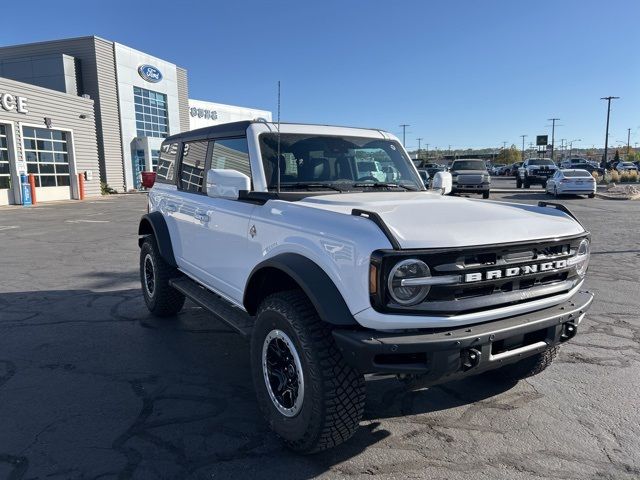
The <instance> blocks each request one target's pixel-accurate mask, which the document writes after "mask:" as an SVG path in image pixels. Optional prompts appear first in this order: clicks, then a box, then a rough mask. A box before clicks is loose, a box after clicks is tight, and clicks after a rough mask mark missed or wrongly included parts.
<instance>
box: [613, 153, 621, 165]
mask: <svg viewBox="0 0 640 480" xmlns="http://www.w3.org/2000/svg"><path fill="white" fill-rule="evenodd" d="M619 161H620V152H619V151H618V149H616V154H615V155H614V156H613V164H614V165H615V164H617V163H618V162H619Z"/></svg>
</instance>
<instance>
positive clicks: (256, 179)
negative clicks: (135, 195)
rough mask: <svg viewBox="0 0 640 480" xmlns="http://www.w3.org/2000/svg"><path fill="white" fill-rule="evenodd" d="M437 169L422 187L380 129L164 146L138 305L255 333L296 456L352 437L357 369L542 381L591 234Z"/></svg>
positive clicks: (577, 309) (565, 322)
mask: <svg viewBox="0 0 640 480" xmlns="http://www.w3.org/2000/svg"><path fill="white" fill-rule="evenodd" d="M373 162H376V163H375V164H377V165H379V168H378V167H376V168H375V171H376V172H377V171H378V170H380V171H382V172H386V173H388V175H389V176H388V177H386V178H385V181H382V180H381V177H380V176H379V175H372V174H371V173H370V172H371V171H372V169H371V164H372V163H373ZM363 172H364V173H363ZM447 175H449V174H448V173H444V172H440V173H438V174H437V175H436V178H435V179H434V182H433V183H434V186H435V187H436V188H438V189H439V190H438V191H427V190H426V189H425V187H424V184H423V183H422V181H421V180H420V177H419V175H418V172H417V170H416V168H415V166H414V164H413V163H412V162H411V160H410V159H409V156H408V155H407V152H406V151H405V149H404V148H403V147H402V145H401V144H400V142H399V141H398V140H397V138H396V137H394V136H393V135H391V134H389V133H386V132H383V131H380V130H369V129H356V128H343V127H332V126H317V125H300V124H282V125H276V124H272V123H265V122H237V123H230V124H225V125H218V126H214V127H208V128H204V129H200V130H194V131H190V132H185V133H182V134H179V135H174V136H171V137H168V138H167V139H166V140H165V141H164V143H163V145H162V149H161V153H160V158H159V163H158V168H157V179H156V183H155V185H154V186H153V188H152V189H151V190H150V192H149V213H148V214H147V215H144V216H143V217H142V219H141V222H140V226H139V230H138V233H139V235H140V242H139V243H140V247H141V251H140V279H141V282H142V292H143V295H144V300H145V302H146V305H147V307H148V308H149V310H150V311H151V312H152V313H153V314H154V315H157V316H160V317H167V316H174V315H176V314H177V313H178V312H179V311H180V309H181V308H182V306H183V304H184V302H185V298H189V299H190V300H191V301H193V302H195V303H196V304H198V305H200V306H201V307H203V308H205V309H207V310H209V311H210V312H211V313H212V314H214V315H215V316H217V317H218V318H220V319H221V320H223V321H225V322H227V323H228V324H229V325H230V326H231V327H233V328H234V329H235V330H237V331H238V332H239V333H240V334H242V335H244V336H246V337H247V338H249V339H250V341H251V347H250V356H251V359H250V360H251V366H252V372H253V381H254V386H255V390H256V394H257V398H258V403H259V406H260V408H261V410H262V412H263V413H264V416H265V418H266V420H267V422H268V424H269V425H270V427H271V428H272V429H273V430H274V431H275V432H276V433H277V434H278V435H279V436H280V437H281V438H282V439H283V440H284V441H285V442H286V444H287V445H288V446H289V447H290V448H292V449H294V450H296V451H299V452H304V453H309V452H315V451H319V450H323V449H326V448H330V447H333V446H335V445H338V444H340V443H341V442H343V441H345V440H347V439H348V438H349V437H351V435H352V434H353V433H354V432H355V430H356V429H357V428H358V424H359V421H360V419H361V416H362V413H363V408H364V401H365V381H364V375H365V374H395V375H398V376H400V377H401V378H402V379H404V380H408V383H410V384H414V383H413V382H414V381H419V382H421V385H433V384H436V383H439V382H444V381H449V380H452V379H458V378H461V377H464V376H466V375H474V374H478V373H482V372H486V371H488V370H495V369H498V370H496V372H495V373H494V374H493V376H494V378H495V379H500V378H515V379H518V378H524V377H526V376H529V375H533V374H536V373H538V372H540V371H542V370H543V369H544V368H545V367H546V366H548V365H549V363H550V362H551V361H552V359H553V358H554V356H555V355H556V352H557V348H558V345H559V344H561V343H562V342H565V341H567V340H569V339H570V338H572V337H573V336H574V335H575V334H576V332H577V328H578V324H579V323H580V321H581V320H582V318H583V317H584V315H585V312H586V311H587V309H588V307H589V305H590V304H591V301H592V298H593V295H592V294H591V293H589V292H585V291H582V290H581V289H582V285H583V282H584V277H585V273H586V271H587V266H588V264H589V234H588V232H586V231H585V229H584V228H583V227H582V225H581V224H580V223H579V222H578V221H577V220H576V218H574V217H573V216H572V214H571V213H570V212H569V211H568V210H566V209H565V208H564V207H563V206H562V205H559V204H553V203H545V202H541V203H540V204H539V206H531V205H519V204H505V203H499V202H492V201H488V200H479V199H478V200H475V199H468V198H455V197H447V196H443V195H441V193H443V192H442V190H443V189H444V191H445V192H444V193H446V191H447V190H449V189H450V188H451V184H450V182H447V177H446V176H447ZM389 178H392V179H393V181H390V180H389ZM449 180H450V178H449ZM442 185H444V187H442ZM447 185H448V186H447ZM441 187H442V188H441Z"/></svg>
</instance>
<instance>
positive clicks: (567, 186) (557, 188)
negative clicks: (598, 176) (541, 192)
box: [546, 169, 596, 198]
mask: <svg viewBox="0 0 640 480" xmlns="http://www.w3.org/2000/svg"><path fill="white" fill-rule="evenodd" d="M546 191H547V193H548V194H550V195H553V196H555V197H559V196H560V195H589V198H593V197H595V196H596V181H595V179H594V178H593V177H592V176H591V174H590V173H589V172H587V171H586V170H578V169H568V170H558V171H557V172H556V173H555V174H554V175H553V176H552V177H551V178H550V179H549V180H547V187H546Z"/></svg>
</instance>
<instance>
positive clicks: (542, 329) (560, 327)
mask: <svg viewBox="0 0 640 480" xmlns="http://www.w3.org/2000/svg"><path fill="white" fill-rule="evenodd" d="M592 300H593V294H592V293H589V292H579V293H577V294H576V295H574V296H573V297H572V298H571V299H570V300H568V301H566V302H564V303H561V304H560V305H556V306H554V307H550V308H545V309H543V310H538V311H535V312H530V313H526V314H524V315H518V316H514V317H509V318H504V319H500V320H493V321H490V322H486V323H482V324H476V325H467V326H463V327H457V328H454V329H444V328H439V329H433V330H429V331H422V330H416V331H411V332H402V333H398V332H384V331H378V330H346V329H336V330H334V331H333V336H334V339H335V341H336V344H337V345H338V348H339V349H340V350H341V352H342V354H343V355H344V358H345V360H346V361H347V363H349V364H350V365H351V366H352V367H354V368H356V369H358V371H360V372H361V373H389V374H420V375H422V376H423V378H424V379H425V380H426V381H431V382H432V383H437V382H438V381H441V380H443V379H444V378H447V379H452V378H456V377H459V376H463V375H472V374H476V373H480V372H484V371H486V370H491V369H494V368H499V367H501V366H503V365H507V364H509V363H514V362H517V361H518V360H521V359H523V358H525V357H528V356H531V355H534V354H536V353H540V352H542V351H544V350H545V349H547V348H549V347H550V346H552V345H556V344H558V343H562V342H565V341H567V340H569V339H571V338H572V337H573V336H574V335H575V334H576V332H577V327H578V321H579V319H581V318H582V316H583V315H584V314H585V313H586V311H587V310H588V308H589V306H590V305H591V302H592Z"/></svg>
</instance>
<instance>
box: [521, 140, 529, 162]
mask: <svg viewBox="0 0 640 480" xmlns="http://www.w3.org/2000/svg"><path fill="white" fill-rule="evenodd" d="M520 136H521V137H522V158H521V160H522V161H523V162H524V139H525V138H527V137H528V135H520Z"/></svg>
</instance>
